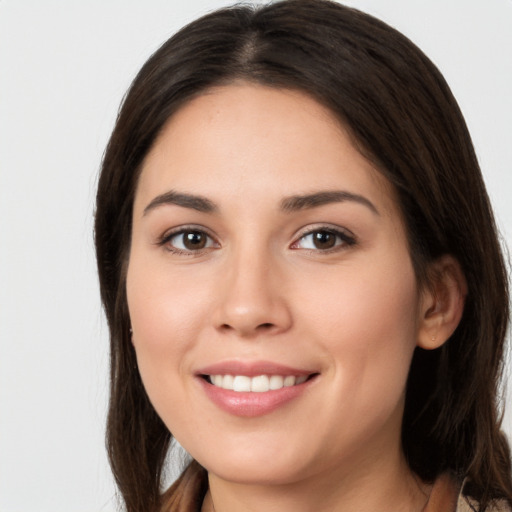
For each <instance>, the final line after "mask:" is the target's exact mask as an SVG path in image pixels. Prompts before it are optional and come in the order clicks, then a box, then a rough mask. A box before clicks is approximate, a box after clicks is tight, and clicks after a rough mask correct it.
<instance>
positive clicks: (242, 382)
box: [233, 375, 251, 391]
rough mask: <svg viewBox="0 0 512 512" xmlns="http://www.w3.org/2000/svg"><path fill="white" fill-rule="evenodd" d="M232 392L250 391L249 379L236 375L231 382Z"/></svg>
mask: <svg viewBox="0 0 512 512" xmlns="http://www.w3.org/2000/svg"><path fill="white" fill-rule="evenodd" d="M233 391H251V378H250V377H246V376H245V375H237V376H236V377H235V380H233Z"/></svg>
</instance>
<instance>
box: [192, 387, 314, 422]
mask: <svg viewBox="0 0 512 512" xmlns="http://www.w3.org/2000/svg"><path fill="white" fill-rule="evenodd" d="M198 379H199V381H200V384H201V385H202V387H203V390H204V392H205V393H206V395H207V396H208V398H209V399H210V400H211V401H212V402H213V403H214V404H215V405H217V406H218V407H220V408H221V409H222V410H223V411H226V412H228V413H230V414H233V415H235V416H244V417H251V418H252V417H255V416H263V415H264V414H269V413H271V412H273V411H275V410H276V409H279V408H280V407H282V406H283V405H285V404H287V403H288V402H291V401H292V400H293V399H295V398H297V397H299V396H300V395H301V394H302V393H304V391H306V389H307V388H308V387H309V385H310V384H311V382H312V381H313V380H314V378H310V379H308V380H307V381H306V382H303V383H302V384H298V385H295V386H288V387H284V388H281V389H275V390H271V391H266V392H262V393H254V392H240V391H231V390H229V389H223V388H219V387H217V386H214V385H213V384H210V383H209V382H207V381H206V380H205V379H204V378H202V377H198Z"/></svg>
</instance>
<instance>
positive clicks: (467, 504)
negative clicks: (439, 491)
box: [456, 493, 512, 512]
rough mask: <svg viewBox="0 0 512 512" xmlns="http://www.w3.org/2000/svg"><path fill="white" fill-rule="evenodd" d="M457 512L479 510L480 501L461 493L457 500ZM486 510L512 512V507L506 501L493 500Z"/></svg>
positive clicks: (488, 511) (490, 511)
mask: <svg viewBox="0 0 512 512" xmlns="http://www.w3.org/2000/svg"><path fill="white" fill-rule="evenodd" d="M456 512H478V502H477V501H475V500H473V499H471V498H469V497H468V496H464V495H463V494H462V493H461V494H460V495H459V499H458V501H457V509H456ZM486 512H512V509H511V508H510V506H509V505H508V504H507V503H506V502H505V501H503V500H498V501H493V502H492V503H491V505H489V506H488V507H487V509H486Z"/></svg>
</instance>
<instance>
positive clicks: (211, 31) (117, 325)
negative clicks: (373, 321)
mask: <svg viewBox="0 0 512 512" xmlns="http://www.w3.org/2000/svg"><path fill="white" fill-rule="evenodd" d="M235 80H246V81H250V82H254V83H258V84H263V85H266V86H270V87H277V88H289V89H290V88H291V89H297V90H301V91H303V92H306V93H307V94H309V95H310V96H312V97H313V98H315V99H316V100H317V101H319V102H321V103H322V104H323V105H325V106H327V107H328V108H329V109H331V111H332V112H333V113H334V114H335V115H336V116H337V117H338V118H339V120H340V121H341V122H342V123H343V124H344V125H345V126H346V127H347V128H348V129H349V130H350V132H351V134H352V137H353V139H354V141H355V143H356V145H357V147H358V148H359V150H360V151H361V152H362V153H363V154H364V155H365V156H366V157H367V158H369V159H370V160H372V162H374V164H375V165H376V167H377V168H378V169H379V170H380V171H381V172H382V173H383V174H384V175H385V176H386V177H387V178H388V179H389V180H390V181H391V183H392V184H393V185H394V187H395V189H396V191H397V196H398V198H399V202H400V206H401V209H402V212H403V215H404V218H405V221H406V227H407V232H408V238H409V244H410V250H411V257H412V260H413V264H414V267H415V271H416V274H417V277H418V280H419V282H420V283H422V284H427V283H428V273H427V271H426V269H427V268H428V263H429V262H431V261H433V260H434V259H436V258H438V257H439V256H441V255H443V254H451V255H453V256H454V257H455V258H456V259H457V260H458V261H459V263H460V265H461V267H462V270H463V272H464V275H465V277H466V279H467V283H468V295H467V299H466V305H465V310H464V315H463V318H462V320H461V322H460V325H459V327H458V328H457V330H456V331H455V333H454V334H453V336H452V337H451V338H450V340H449V341H448V342H447V343H445V344H444V345H443V346H442V347H441V348H440V349H437V350H434V351H425V350H421V349H417V350H416V352H415V354H414V357H413V362H412V366H411V371H410V376H409V380H408V384H407V391H406V405H405V412H404V419H403V427H402V444H403V450H404V453H405V456H406V458H407V460H408V463H409V465H410V467H411V469H412V470H413V471H414V472H415V473H417V474H418V475H419V476H420V477H421V478H422V479H424V480H426V481H432V480H434V479H435V478H436V476H438V475H439V474H440V473H442V472H444V471H451V472H452V473H454V474H455V475H456V476H458V477H460V478H462V477H467V479H468V487H467V490H468V492H469V493H470V494H471V495H473V496H474V497H475V498H477V499H478V500H479V501H480V503H481V505H482V510H483V509H485V506H486V505H487V504H488V503H489V502H490V500H492V499H495V498H504V499H506V500H508V501H509V502H511V503H512V481H511V467H510V456H509V450H508V445H507V442H506V440H505V438H504V436H503V435H502V434H501V433H500V430H499V429H500V415H499V408H498V405H499V404H498V396H499V395H498V392H499V380H500V375H501V370H502V361H503V351H504V341H505V336H506V330H507V322H508V313H509V309H508V308H509V300H508V288H507V276H506V270H505V266H504V262H503V257H502V254H501V251H500V246H499V242H498V237H497V233H496V227H495V223H494V219H493V215H492V211H491V207H490V204H489V200H488V197H487V194H486V190H485V186H484V183H483V180H482V176H481V172H480V169H479V165H478V162H477V159H476V156H475V153H474V149H473V146H472V143H471V139H470V136H469V133H468V130H467V128H466V124H465V122H464V119H463V117H462V114H461V112H460V110H459V108H458V106H457V103H456V101H455V99H454V97H453V95H452V94H451V92H450V90H449V88H448V86H447V84H446V82H445V80H444V79H443V77H442V76H441V74H440V73H439V71H438V70H437V69H436V67H435V66H434V65H433V64H432V63H431V62H430V60H429V59H428V58H427V57H426V56H425V55H424V54H423V53H422V52H421V51H420V50H419V49H418V48H417V47H416V46H415V45H414V44H412V43H411V42H410V41H409V40H408V39H407V38H405V37H404V36H403V35H402V34H400V33H399V32H397V31H396V30H394V29H392V28H391V27H389V26H387V25H386V24H384V23H383V22H381V21H379V20H377V19H375V18H373V17H371V16H369V15H366V14H363V13H361V12H359V11H357V10H354V9H351V8H347V7H344V6H341V5H339V4H337V3H335V2H331V1H329V0H287V1H281V2H277V3H273V4H270V5H266V6H262V7H249V6H234V7H231V8H225V9H221V10H218V11H216V12H213V13H211V14H208V15H207V16H204V17H202V18H200V19H199V20H197V21H195V22H193V23H191V24H190V25H188V26H186V27H185V28H183V29H182V30H181V31H179V32H178V33H177V34H176V35H175V36H173V37H172V38H171V39H169V40H168V41H167V42H166V43H165V44H164V45H163V46H162V47H161V48H160V49H159V50H158V51H157V52H156V53H155V54H154V55H153V56H152V57H151V58H150V59H149V60H148V61H147V62H146V64H145V65H144V66H143V68H142V69H141V71H140V72H139V74H138V75H137V77H136V78H135V80H134V82H133V83H132V85H131V88H130V90H129V92H128V94H127V96H126V97H125V99H124V102H123V105H122V108H121V110H120V112H119V116H118V119H117V123H116V126H115V129H114V131H113V133H112V136H111V139H110V142H109V144H108V147H107V150H106V153H105V155H104V159H103V165H102V170H101V175H100V178H99V186H98V194H97V208H96V219H95V239H96V252H97V261H98V270H99V277H100V285H101V297H102V301H103V305H104V308H105V312H106V316H107V320H108V324H109V327H110V339H111V394H110V408H109V415H108V426H107V445H108V452H109V456H110V462H111V466H112V469H113V472H114V475H115V478H116V480H117V484H118V487H119V490H120V492H121V494H122V497H123V499H124V501H125V504H126V508H127V510H128V511H129V512H140V511H141V510H145V511H156V510H158V508H159V507H160V504H161V477H162V470H163V466H164V460H165V456H166V453H167V451H168V448H169V443H170V440H171V434H170V433H169V432H168V431H167V429H166V427H165V425H164V424H163V423H162V421H161V420H160V418H159V417H158V416H157V414H156V412H155V411H154V409H153V407H152V405H151V404H150V402H149V399H148V397H147V395H146V393H145V390H144V388H143V385H142V383H141V379H140V377H139V374H138V371H137V369H136V360H135V353H134V350H133V347H132V344H131V342H130V332H129V329H130V319H129V315H128V309H127V302H126V291H125V273H126V265H127V260H128V256H129V251H130V234H131V222H132V220H131V216H132V207H133V200H134V194H135V191H136V186H137V180H138V176H139V173H140V168H141V164H142V162H143V160H144V158H145V156H146V155H147V153H148V151H149V150H150V148H151V147H152V144H153V143H154V141H155V139H156V137H157V136H158V134H159V132H160V131H161V129H162V127H163V125H164V124H165V122H166V121H167V120H168V119H169V117H170V116H172V115H173V113H174V112H176V110H177V109H179V108H180V106H181V105H183V104H184V103H185V102H187V101H189V100H190V99H191V98H192V97H194V96H196V95H199V94H201V93H203V92H205V91H206V90H207V89H208V88H211V87H213V86H215V85H220V84H228V83H230V82H233V81H235ZM297 449H300V447H297Z"/></svg>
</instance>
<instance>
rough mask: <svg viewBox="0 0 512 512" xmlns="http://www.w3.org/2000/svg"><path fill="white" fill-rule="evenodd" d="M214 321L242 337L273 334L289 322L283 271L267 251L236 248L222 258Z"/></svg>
mask: <svg viewBox="0 0 512 512" xmlns="http://www.w3.org/2000/svg"><path fill="white" fill-rule="evenodd" d="M225 268H226V273H225V274H224V277H223V279H222V284H221V285H220V289H219V294H218V296H217V299H218V300H217V307H216V311H215V313H214V322H215V326H216V328H217V329H218V330H220V331H222V332H224V333H234V334H237V335H238V336H240V337H244V338H256V337H258V336H261V335H275V334H279V333H282V332H285V331H287V330H288V329H289V328H290V327H291V325H292V315H291V311H290V307H289V301H288V300H287V297H286V286H285V283H284V281H285V279H284V276H283V272H281V271H280V268H279V265H277V263H276V262H275V261H274V262H273V261H272V258H271V256H270V255H269V254H265V253H264V252H263V251H261V252H260V254H255V253H254V252H252V253H251V254H247V252H246V253H242V252H239V253H238V254H237V255H233V257H232V258H228V259H227V261H226V262H225Z"/></svg>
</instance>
